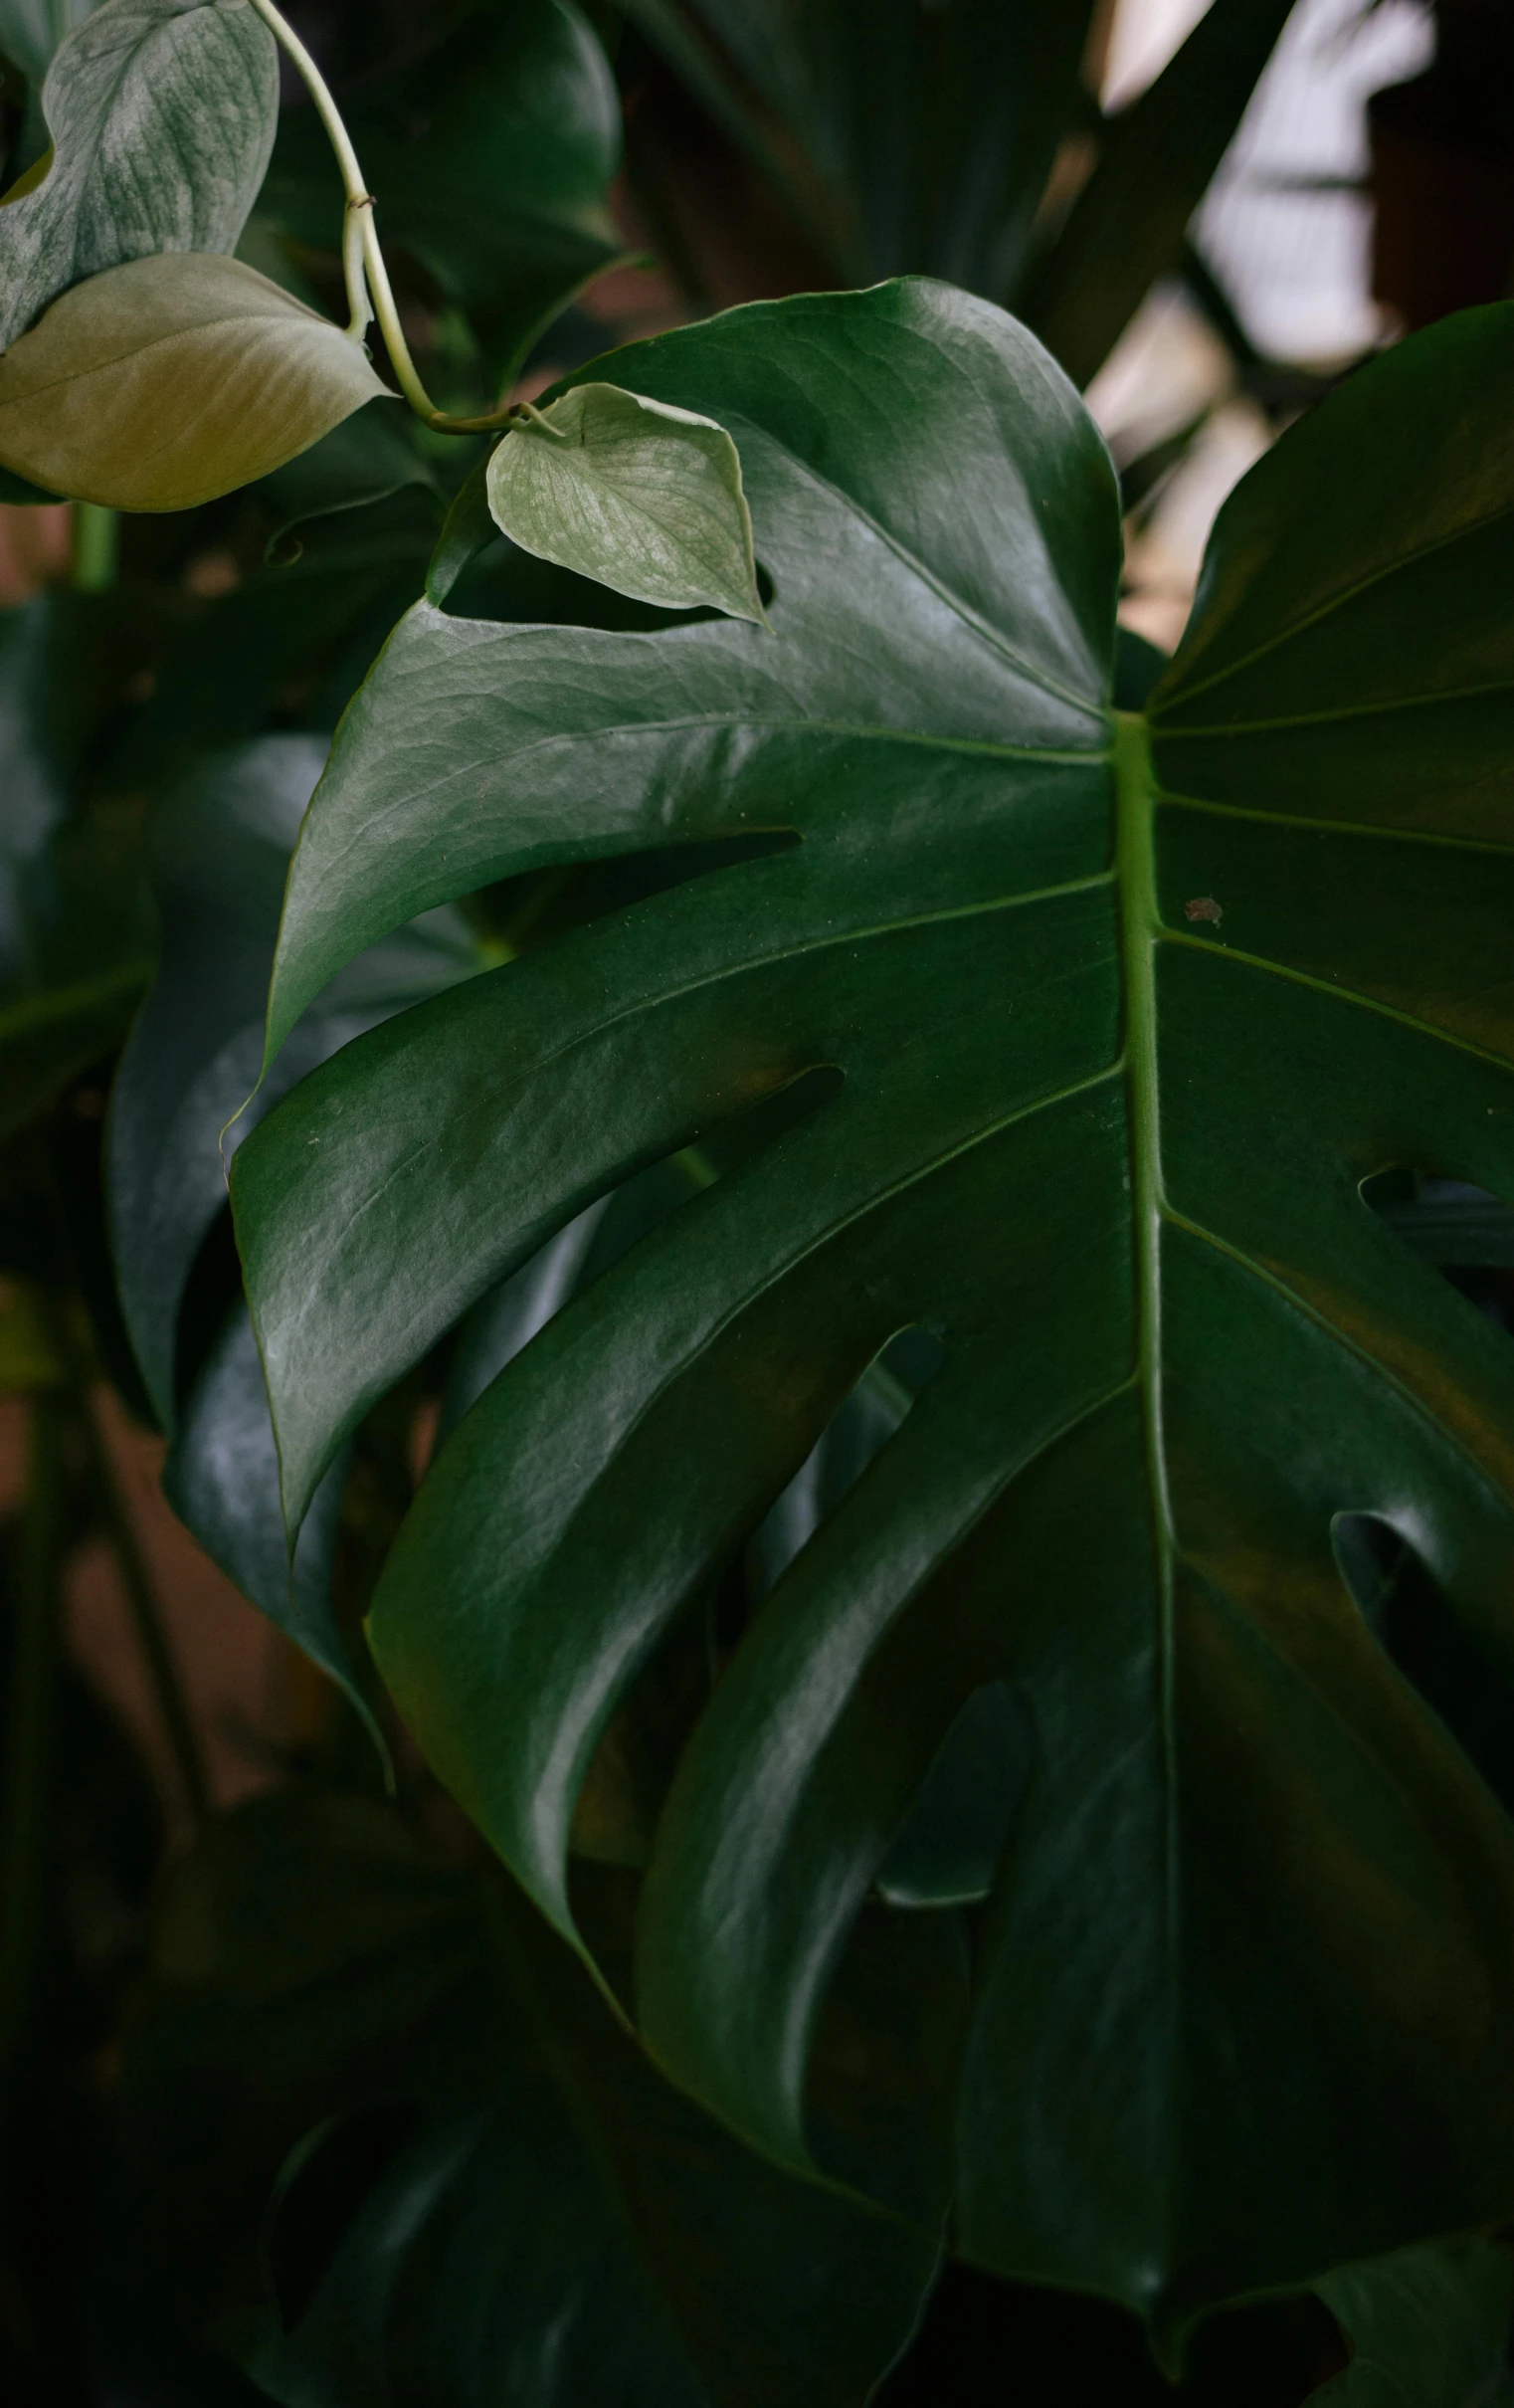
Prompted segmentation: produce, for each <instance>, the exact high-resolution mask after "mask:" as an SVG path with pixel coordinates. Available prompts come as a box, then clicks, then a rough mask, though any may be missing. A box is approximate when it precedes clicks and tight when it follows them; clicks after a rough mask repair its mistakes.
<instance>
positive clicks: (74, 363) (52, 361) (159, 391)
mask: <svg viewBox="0 0 1514 2408" xmlns="http://www.w3.org/2000/svg"><path fill="white" fill-rule="evenodd" d="M387 391H388V388H387V386H385V385H384V384H383V383H382V382H381V381H380V379H379V378H378V377H377V376H376V375H375V374H374V371H373V369H372V367H371V366H370V365H369V362H368V358H367V355H366V353H364V352H363V351H361V350H360V349H359V348H358V346H357V344H356V343H353V342H349V341H348V339H347V337H346V335H345V334H344V333H343V332H342V331H341V329H340V328H339V327H337V326H334V325H332V323H331V321H330V320H329V318H324V317H321V316H320V315H319V313H318V312H317V311H316V310H314V309H307V308H305V306H304V305H303V303H302V302H300V301H294V300H293V299H292V298H291V297H290V295H288V294H287V293H284V292H283V291H281V289H280V288H279V286H278V285H274V284H271V283H270V282H269V280H268V278H267V277H264V276H260V275H259V274H258V272H257V270H256V269H255V268H248V267H245V266H244V265H243V263H242V262H241V261H240V260H233V259H219V258H215V257H212V256H210V255H208V254H202V253H199V252H196V253H194V254H192V255H190V256H188V257H185V256H180V255H177V254H174V253H168V254H166V255H164V256H163V257H161V258H153V259H139V260H132V261H129V262H127V263H126V265H125V266H123V267H119V268H109V269H106V270H105V271H104V272H103V274H101V275H99V276H95V277H91V278H90V279H89V280H88V281H87V282H86V283H84V284H82V285H76V286H74V287H73V288H72V289H71V290H70V291H69V292H67V293H65V294H64V295H62V297H61V298H60V299H59V300H58V301H54V302H53V303H52V305H51V307H50V308H49V309H47V310H46V311H45V312H44V314H43V317H42V319H41V322H40V323H39V324H38V325H36V326H34V327H33V328H32V330H31V332H30V333H28V334H23V335H22V336H21V338H20V340H19V341H17V342H14V343H12V345H11V347H10V349H9V350H8V351H6V352H5V353H4V355H3V356H0V462H3V463H4V465H5V466H6V467H7V468H10V469H13V470H15V471H17V472H18V473H19V474H20V475H21V476H23V477H28V478H30V479H31V480H32V482H33V483H34V484H37V485H42V486H47V487H49V488H52V489H56V491H58V492H59V493H63V494H69V495H72V496H74V497H76V498H77V499H79V500H80V501H83V502H105V503H107V504H108V505H109V506H110V507H111V508H113V509H124V510H184V509H192V508H193V507H194V506H195V505H196V503H198V502H212V501H214V500H215V499H216V498H217V496H218V495H221V494H229V493H232V492H234V491H235V489H236V488H237V487H238V486H239V485H248V484H251V483H252V481H253V480H254V479H255V478H258V477H266V476H267V475H269V473H270V472H271V471H272V470H275V469H278V468H281V467H283V465H284V462H285V461H288V460H291V459H293V458H294V457H295V456H296V454H298V453H300V452H304V451H308V450H309V448H310V446H311V445H312V444H314V443H318V442H319V441H320V439H321V437H322V436H323V435H329V434H330V432H331V430H332V428H333V427H337V426H339V425H340V424H341V423H342V421H343V420H344V419H346V418H350V417H351V416H352V414H353V412H354V411H356V410H360V409H362V408H363V406H364V404H365V403H367V402H371V401H376V400H380V399H382V398H383V397H384V396H385V394H386V393H387Z"/></svg>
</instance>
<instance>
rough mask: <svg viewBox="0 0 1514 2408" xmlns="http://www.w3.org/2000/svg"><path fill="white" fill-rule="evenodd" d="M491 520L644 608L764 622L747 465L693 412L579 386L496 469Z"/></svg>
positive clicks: (492, 467)
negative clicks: (706, 610) (702, 609)
mask: <svg viewBox="0 0 1514 2408" xmlns="http://www.w3.org/2000/svg"><path fill="white" fill-rule="evenodd" d="M487 487H488V505H489V509H490V511H491V512H492V514H493V518H494V522H495V524H496V525H497V526H499V527H501V528H502V529H503V531H504V533H505V534H507V535H508V536H510V537H511V539H512V540H513V541H514V542H516V543H518V544H519V545H520V546H521V548H522V550H524V551H528V552H534V553H535V554H536V556H537V558H538V559H540V560H551V561H554V562H555V563H556V565H557V566H558V567H559V568H571V569H574V570H576V571H577V573H578V574H579V576H581V577H594V578H596V579H597V580H598V581H599V582H600V583H601V584H603V585H610V586H613V587H614V589H615V591H616V592H617V593H619V594H629V595H630V596H631V597H632V599H633V600H634V601H637V602H658V603H662V604H663V605H665V607H666V608H668V609H669V610H689V609H694V608H697V607H698V606H700V605H701V604H702V605H706V606H708V607H710V608H713V609H715V610H723V611H728V612H729V613H730V614H731V616H732V617H733V618H737V619H756V620H759V621H760V620H761V618H762V603H761V601H760V600H759V598H758V593H757V569H756V563H755V562H754V560H753V558H752V520H751V513H750V512H749V510H748V508H747V505H746V496H745V494H744V493H743V492H742V489H741V462H740V460H739V459H738V457H737V453H736V447H735V445H734V444H733V443H732V441H731V439H730V437H729V435H728V434H727V433H726V431H725V429H724V427H722V426H717V425H716V424H715V421H714V420H713V419H712V418H704V417H701V416H699V415H698V414H697V413H696V412H695V411H692V410H680V409H676V408H674V407H672V406H671V405H670V404H669V403H667V402H663V401H652V400H646V399H644V398H643V397H642V395H641V394H639V393H626V392H623V391H622V390H621V388H620V386H619V385H603V384H581V385H574V386H572V387H571V388H570V390H569V391H568V392H566V393H564V394H563V396H562V398H561V399H560V400H558V401H554V402H551V403H550V404H549V405H548V406H547V408H546V409H544V410H539V411H537V412H536V413H535V415H534V417H532V418H530V419H527V420H526V421H525V422H524V423H523V424H522V425H520V426H517V427H515V428H512V429H511V431H510V433H509V434H508V435H506V436H505V438H504V439H503V441H502V442H501V443H499V444H498V445H497V446H496V447H495V450H494V453H493V456H492V458H491V459H490V461H489V464H488V477H487Z"/></svg>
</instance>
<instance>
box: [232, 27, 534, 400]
mask: <svg viewBox="0 0 1514 2408" xmlns="http://www.w3.org/2000/svg"><path fill="white" fill-rule="evenodd" d="M252 5H253V7H254V8H255V9H256V10H257V12H258V14H259V16H260V17H261V18H262V19H263V21H264V24H265V25H266V26H267V27H268V29H269V31H270V33H271V34H272V35H273V36H274V39H275V41H276V42H278V43H279V44H280V45H281V47H282V48H283V49H284V51H285V52H286V54H287V55H288V57H289V59H290V60H291V61H292V63H293V65H294V68H295V70H296V72H297V73H298V75H299V77H300V80H301V82H302V83H303V84H304V87H305V89H306V91H307V92H308V93H309V96H310V98H311V100H313V101H314V103H315V108H316V113H317V115H318V116H319V118H320V121H321V123H322V125H323V126H324V127H325V129H326V133H327V136H328V138H329V140H330V143H331V148H332V150H333V151H334V153H335V155H336V164H337V166H338V168H339V169H340V171H341V179H342V189H343V191H344V192H345V194H346V196H347V206H346V216H345V218H344V220H343V224H342V273H343V276H344V279H345V282H346V287H347V307H348V311H349V315H348V319H347V329H346V330H347V336H348V339H349V341H351V342H355V343H360V342H361V341H362V339H363V337H364V335H365V334H366V333H367V331H368V327H369V325H370V324H371V323H373V321H374V320H375V319H376V320H377V322H378V329H379V332H380V333H381V334H382V335H383V338H384V345H385V348H386V350H387V351H388V353H389V360H390V364H391V366H392V367H393V369H394V373H395V377H396V380H397V382H398V384H399V388H400V391H401V392H402V393H403V394H404V396H405V399H406V401H407V402H408V403H409V404H410V407H411V409H412V410H413V411H414V413H415V415H416V417H417V418H419V419H420V420H421V421H422V423H423V425H425V426H429V427H430V428H431V429H432V430H433V432H434V433H436V434H439V435H488V434H494V433H496V432H498V431H500V430H502V429H507V428H509V427H511V426H513V425H514V424H515V423H516V416H515V412H514V410H513V409H512V408H504V409H499V410H491V411H489V412H488V413H487V415H486V416H484V417H480V418H453V417H451V416H449V414H448V412H447V411H446V410H439V409H438V408H437V405H436V403H435V402H434V401H433V400H432V398H431V395H430V394H429V393H428V392H427V390H426V387H425V385H424V384H423V383H422V381H421V377H420V373H419V371H418V369H417V367H416V364H415V361H414V359H413V358H412V357H411V352H410V345H409V343H408V342H407V341H406V340H405V331H404V328H403V327H402V325H401V324H400V313H399V310H398V309H397V308H396V306H395V300H394V288H393V287H392V285H391V284H390V282H389V270H388V267H387V265H386V263H385V259H384V253H383V249H382V246H381V245H380V242H379V238H378V228H377V226H376V225H375V224H374V195H373V194H372V193H371V192H370V191H369V190H368V187H367V184H366V183H365V182H364V180H363V171H362V168H361V167H360V166H359V164H358V157H357V152H356V150H355V149H354V148H353V144H352V136H351V135H350V134H349V133H348V131H347V128H346V125H345V124H344V123H343V121H342V114H341V110H340V109H339V108H338V107H337V105H336V102H335V100H333V99H332V97H331V88H330V86H329V85H328V84H327V82H326V80H325V77H324V76H323V75H322V74H321V72H320V69H319V68H318V67H317V66H316V64H315V61H314V60H313V59H312V58H311V56H310V53H309V52H308V50H306V48H305V46H304V44H303V43H302V42H301V41H300V39H299V36H298V35H297V34H296V33H295V31H294V28H293V27H292V25H290V24H289V23H288V21H287V19H286V18H285V17H284V15H283V13H282V12H281V11H280V10H279V9H278V8H276V7H275V6H274V0H252Z"/></svg>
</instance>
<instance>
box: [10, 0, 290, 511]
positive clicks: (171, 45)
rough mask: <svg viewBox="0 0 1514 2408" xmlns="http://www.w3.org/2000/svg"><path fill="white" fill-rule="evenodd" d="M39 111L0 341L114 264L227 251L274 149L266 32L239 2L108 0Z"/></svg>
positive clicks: (72, 41) (272, 70) (13, 221)
mask: <svg viewBox="0 0 1514 2408" xmlns="http://www.w3.org/2000/svg"><path fill="white" fill-rule="evenodd" d="M42 106H43V112H44V114H45V116H46V118H47V123H48V130H49V132H50V133H51V135H52V137H53V150H52V157H51V161H50V163H49V164H48V165H47V168H46V172H45V173H44V174H42V176H41V178H40V180H37V181H34V180H33V176H32V175H30V174H29V175H28V176H27V177H26V178H25V179H23V182H24V185H25V187H26V188H25V189H23V190H20V191H18V192H17V194H16V195H15V197H14V198H12V199H9V200H7V201H6V202H4V204H3V205H0V348H4V347H5V346H7V345H9V344H11V343H13V342H14V341H15V339H16V337H17V335H18V334H21V333H23V332H24V331H25V330H26V328H27V327H28V326H30V325H33V324H35V322H36V320H37V318H38V317H39V316H40V315H41V313H42V311H43V310H44V309H45V308H46V307H47V304H48V302H49V301H52V300H54V298H55V297H56V296H57V295H58V294H60V293H64V292H66V291H67V290H68V289H69V288H70V287H71V286H73V285H77V284H79V283H80V282H81V281H82V280H83V279H84V278H86V277H92V276H97V275H99V274H100V273H101V272H102V271H103V270H104V269H107V268H115V267H118V266H119V265H120V264H121V263H122V261H124V260H135V259H146V258H150V257H151V256H152V255H153V254H154V253H157V252H163V251H213V252H230V251H233V250H235V249H236V245H237V238H238V236H239V235H240V234H241V232H242V229H243V227H244V225H245V224H246V223H247V217H248V213H249V211H250V210H251V208H252V206H253V203H254V201H255V200H256V199H257V197H258V188H259V186H260V185H261V183H262V182H263V178H264V173H265V170H266V169H267V167H268V163H269V156H270V153H271V152H272V150H273V146H274V130H275V126H276V124H277V122H278V116H279V63H278V55H277V52H276V48H275V44H274V37H273V35H272V34H271V33H270V31H269V29H268V27H267V26H266V25H265V24H264V22H263V19H262V18H261V17H260V16H259V15H258V14H257V11H256V10H255V9H253V8H251V7H249V5H248V0H107V5H106V6H105V7H104V8H101V9H98V10H97V11H96V12H95V15H94V16H92V17H89V18H87V19H86V21H85V23H84V24H83V25H81V26H79V27H78V28H77V29H76V30H75V32H73V33H72V34H71V35H70V36H69V38H68V40H67V41H66V42H65V43H64V44H63V45H62V47H61V48H60V50H59V52H58V55H57V57H56V58H55V59H54V62H53V64H52V66H51V68H50V69H49V70H48V76H47V81H46V83H45V84H44V86H43V91H42ZM72 490H74V489H72V488H71V491H72ZM148 506H159V505H155V504H154V505H148Z"/></svg>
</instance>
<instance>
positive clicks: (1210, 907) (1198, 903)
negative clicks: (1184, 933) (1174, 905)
mask: <svg viewBox="0 0 1514 2408" xmlns="http://www.w3.org/2000/svg"><path fill="white" fill-rule="evenodd" d="M1183 916H1184V918H1185V919H1212V920H1213V921H1214V923H1215V925H1216V927H1217V928H1218V927H1219V925H1220V922H1221V920H1222V919H1223V918H1224V917H1225V913H1224V911H1223V910H1222V909H1221V907H1220V905H1219V903H1216V901H1215V899H1214V897H1213V895H1196V896H1195V897H1194V900H1193V902H1192V903H1185V904H1184V906H1183Z"/></svg>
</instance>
